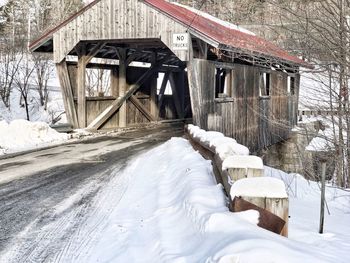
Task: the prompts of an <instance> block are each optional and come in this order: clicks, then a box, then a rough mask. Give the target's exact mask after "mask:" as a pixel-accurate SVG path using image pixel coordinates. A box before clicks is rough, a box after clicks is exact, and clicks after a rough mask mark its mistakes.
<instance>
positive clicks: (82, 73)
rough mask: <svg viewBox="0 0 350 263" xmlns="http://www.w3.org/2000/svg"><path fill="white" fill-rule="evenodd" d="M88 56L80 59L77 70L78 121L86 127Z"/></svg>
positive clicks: (81, 125) (82, 126) (80, 125)
mask: <svg viewBox="0 0 350 263" xmlns="http://www.w3.org/2000/svg"><path fill="white" fill-rule="evenodd" d="M86 59H87V57H86V56H82V57H80V58H79V59H78V71H77V96H78V122H79V128H85V127H86V94H85V92H86V91H85V80H86Z"/></svg>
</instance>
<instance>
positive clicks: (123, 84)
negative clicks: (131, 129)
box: [118, 49, 127, 127]
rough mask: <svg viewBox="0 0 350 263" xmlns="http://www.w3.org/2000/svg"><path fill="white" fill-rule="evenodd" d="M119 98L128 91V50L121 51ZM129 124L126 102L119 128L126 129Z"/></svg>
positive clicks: (120, 113)
mask: <svg viewBox="0 0 350 263" xmlns="http://www.w3.org/2000/svg"><path fill="white" fill-rule="evenodd" d="M119 56H120V57H119V84H118V85H119V96H120V97H123V96H124V95H125V92H126V89H127V82H126V68H127V65H126V49H119ZM126 124H127V105H126V102H124V103H123V105H122V106H121V107H120V109H119V127H125V126H126Z"/></svg>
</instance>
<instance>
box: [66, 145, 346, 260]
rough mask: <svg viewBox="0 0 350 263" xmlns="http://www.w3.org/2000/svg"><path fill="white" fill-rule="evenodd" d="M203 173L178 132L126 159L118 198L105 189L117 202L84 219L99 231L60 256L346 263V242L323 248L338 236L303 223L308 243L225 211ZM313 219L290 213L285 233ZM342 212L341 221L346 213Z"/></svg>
mask: <svg viewBox="0 0 350 263" xmlns="http://www.w3.org/2000/svg"><path fill="white" fill-rule="evenodd" d="M118 169H119V168H118ZM211 171H212V167H211V163H210V162H209V161H207V160H204V159H203V158H202V157H201V156H200V154H199V153H197V152H195V151H194V150H193V149H192V146H191V145H190V144H189V142H188V141H186V140H184V139H182V138H173V139H171V140H170V141H168V142H166V143H165V144H163V145H161V146H159V147H157V148H154V149H153V150H151V151H149V152H147V153H145V154H143V155H141V156H140V157H139V158H137V159H134V160H132V161H131V163H130V164H129V166H128V168H127V169H126V170H125V171H124V172H123V175H127V177H128V181H129V185H128V187H127V191H126V192H125V193H124V194H123V196H122V197H121V198H118V196H119V195H120V193H118V192H116V191H114V192H113V191H111V192H110V195H109V196H106V198H105V199H104V200H106V202H108V200H118V202H115V201H113V207H114V208H113V211H112V212H110V211H104V210H99V211H98V213H99V215H98V216H97V218H103V220H100V221H96V222H86V223H89V224H90V223H91V224H94V225H98V227H99V228H101V229H102V231H101V233H99V235H98V239H93V240H90V242H89V244H88V245H87V246H85V247H84V246H83V247H82V248H85V250H84V251H79V253H78V254H75V255H76V256H75V257H73V258H72V257H71V258H69V259H67V260H68V261H71V262H179V263H180V262H207V263H210V262H240V263H245V262H249V263H254V262H259V263H263V262H292V263H293V262H297V263H299V262H347V260H348V256H349V252H348V251H349V250H348V249H345V247H346V244H344V245H339V250H340V249H341V251H338V250H337V246H336V244H334V246H333V248H334V250H328V248H329V247H328V246H327V249H325V247H324V245H326V244H328V241H329V240H330V239H331V238H334V240H337V238H339V236H338V235H336V236H332V237H331V238H330V237H328V236H327V235H318V234H316V231H317V230H316V229H312V228H310V229H308V230H307V231H308V234H310V232H311V231H314V232H313V233H314V235H313V236H314V237H315V240H314V241H313V242H311V243H309V242H308V241H310V239H305V238H304V236H303V237H302V238H300V239H299V238H297V237H296V238H294V240H290V239H286V238H284V237H281V236H279V235H276V234H273V233H271V232H268V231H266V230H263V229H261V228H259V227H257V226H256V225H255V224H256V223H257V218H258V214H257V212H255V211H247V212H244V213H230V212H229V211H228V208H227V207H226V199H225V196H224V193H223V190H222V187H221V185H216V183H215V180H214V176H213V174H212V172H211ZM269 172H271V173H273V174H274V173H275V172H274V171H272V170H269ZM274 175H275V176H276V177H277V176H278V174H277V175H276V174H274ZM305 187H306V185H305ZM309 190H310V189H309ZM318 194H319V192H318V193H317V195H318ZM119 200H120V201H119ZM312 206H315V207H316V206H317V207H318V206H319V203H318V202H317V203H316V202H313V203H312ZM347 207H349V204H348V205H347ZM296 209H297V207H296V206H294V208H293V209H292V211H291V214H292V215H293V213H295V212H297V213H299V211H295V210H296ZM348 211H349V210H348ZM340 214H342V215H344V214H343V213H339V215H340ZM315 217H317V215H314V217H313V218H312V220H310V221H307V222H304V218H303V217H297V218H295V219H294V218H292V226H291V228H292V230H291V235H293V231H296V228H295V227H296V224H295V222H296V221H297V222H299V223H301V225H303V224H305V226H310V224H314V223H315V222H316V220H315ZM346 218H347V219H348V220H349V215H347V216H346ZM91 220H93V219H91ZM293 222H294V225H293ZM348 222H349V221H347V223H346V224H347V225H345V221H343V222H342V223H344V225H339V226H338V227H339V228H341V227H343V226H344V227H345V229H344V230H345V231H346V230H347V229H349V226H348ZM316 223H317V222H316ZM293 226H294V228H293ZM345 233H349V231H348V232H345ZM349 240H350V239H349ZM334 243H336V242H334ZM347 244H349V242H348V243H347ZM68 249H70V248H68ZM71 249H73V248H71ZM338 252H340V254H337V253H338ZM61 260H62V261H64V258H61Z"/></svg>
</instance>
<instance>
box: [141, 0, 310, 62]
mask: <svg viewBox="0 0 350 263" xmlns="http://www.w3.org/2000/svg"><path fill="white" fill-rule="evenodd" d="M144 2H146V3H148V4H149V5H151V6H152V7H154V8H156V9H157V10H159V11H160V12H162V13H165V14H167V15H169V16H171V17H172V18H174V19H176V20H178V21H179V22H181V23H183V24H185V25H186V26H188V27H189V28H191V29H194V30H195V31H198V32H200V33H201V34H203V35H205V36H206V37H208V38H210V39H212V40H214V41H216V42H218V43H219V44H223V45H226V46H228V47H232V48H237V49H240V50H242V51H246V52H254V53H258V54H262V55H266V56H269V57H275V58H278V59H281V60H284V61H286V62H291V63H295V64H298V65H303V66H306V67H310V65H309V64H308V63H306V62H305V61H303V60H301V59H299V58H297V57H295V56H292V55H290V54H289V53H288V52H287V51H285V50H283V49H281V48H279V47H277V46H276V45H275V44H273V43H272V42H269V41H266V40H264V39H262V38H260V37H257V36H254V35H250V34H247V33H244V32H241V31H239V30H235V29H231V28H228V27H226V26H224V25H222V24H220V23H217V22H215V21H213V20H210V19H208V18H205V17H203V16H201V15H198V14H196V13H194V12H192V11H191V10H188V9H187V8H184V7H181V6H178V5H175V4H171V3H169V2H166V1H164V0H144Z"/></svg>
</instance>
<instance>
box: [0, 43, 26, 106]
mask: <svg viewBox="0 0 350 263" xmlns="http://www.w3.org/2000/svg"><path fill="white" fill-rule="evenodd" d="M22 59H23V54H20V53H17V52H16V50H15V49H14V48H12V46H11V45H6V44H5V45H4V48H3V49H2V50H1V51H0V97H1V100H2V101H3V103H4V105H5V107H7V108H10V106H11V100H10V96H11V92H12V89H13V86H14V82H15V77H16V75H17V74H18V71H19V66H20V64H21V62H22Z"/></svg>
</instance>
